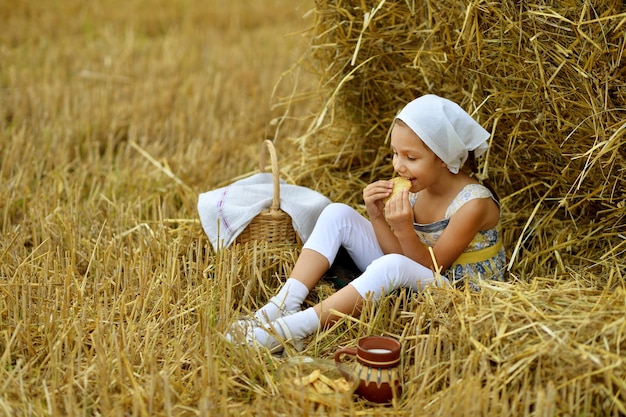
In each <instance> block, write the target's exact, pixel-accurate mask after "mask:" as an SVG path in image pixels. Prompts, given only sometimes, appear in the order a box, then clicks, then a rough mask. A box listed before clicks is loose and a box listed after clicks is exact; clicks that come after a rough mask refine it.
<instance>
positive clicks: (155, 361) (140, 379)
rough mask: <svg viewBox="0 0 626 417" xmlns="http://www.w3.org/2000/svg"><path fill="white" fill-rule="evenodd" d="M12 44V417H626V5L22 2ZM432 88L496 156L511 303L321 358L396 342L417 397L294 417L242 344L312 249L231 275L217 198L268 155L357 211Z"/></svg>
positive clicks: (238, 264) (2, 374) (8, 260)
mask: <svg viewBox="0 0 626 417" xmlns="http://www.w3.org/2000/svg"><path fill="white" fill-rule="evenodd" d="M550 3H551V2H550ZM0 21H1V22H2V30H0V150H1V151H2V152H1V153H0V155H1V159H0V224H1V228H2V229H1V233H0V415H6V416H27V415H28V416H48V415H63V416H66V415H67V416H81V415H85V416H91V415H104V416H109V415H125V416H170V415H175V416H193V415H201V416H207V415H239V416H247V415H284V416H290V415H313V414H324V413H325V414H326V415H337V416H353V415H382V416H385V415H388V416H400V415H406V416H409V415H429V416H435V415H455V416H469V415H472V416H475V415H503V416H521V415H529V416H530V415H532V416H553V415H623V414H626V382H625V381H626V365H625V364H624V356H625V354H624V350H625V349H626V314H625V313H626V303H625V302H624V300H625V299H626V287H625V286H624V283H623V279H624V274H625V272H626V265H625V262H624V250H625V249H626V243H625V241H626V239H625V235H626V225H625V220H624V217H625V216H624V215H625V213H626V208H625V200H624V195H625V193H624V188H625V172H624V166H625V163H624V162H625V161H624V159H625V158H626V153H625V150H624V149H625V147H624V142H625V139H624V138H625V132H626V129H624V126H625V122H624V120H626V118H625V117H624V116H625V113H626V90H625V86H624V82H625V81H624V80H625V73H624V70H623V67H624V65H623V63H624V57H623V54H624V45H625V42H626V41H625V40H624V31H625V29H626V7H624V4H623V2H617V1H605V2H591V1H579V2H574V1H571V2H565V1H564V2H560V3H559V4H558V5H553V6H550V5H549V4H548V2H536V3H532V4H526V3H525V2H516V4H515V5H513V4H509V2H505V4H499V3H496V2H482V1H469V2H458V1H453V0H448V1H441V2H429V1H423V2H410V1H402V2H394V1H384V0H383V1H377V2H366V1H363V2H354V4H348V2H338V3H335V4H332V3H328V2H324V1H319V2H316V3H315V4H309V3H305V2H297V3H294V2H289V1H287V0H268V1H264V2H244V1H239V0H236V1H231V2H221V3H217V2H211V1H210V2H200V1H197V0H176V1H166V0H154V1H151V2H148V1H146V0H137V1H133V2H129V1H121V0H111V1H109V2H95V1H94V2H83V1H80V0H60V1H55V2H38V1H34V0H25V1H20V2H9V1H5V0H0ZM425 92H435V93H439V94H445V95H447V96H449V97H450V98H451V99H454V100H456V101H458V102H459V103H461V104H462V105H463V106H464V107H465V108H467V109H468V110H470V111H472V112H474V113H475V116H476V118H477V119H478V120H479V121H480V122H481V123H482V124H483V125H484V126H485V127H486V128H487V129H489V130H490V131H492V132H493V139H492V148H491V151H490V153H489V155H488V156H487V158H486V159H483V160H482V161H480V162H481V175H484V176H488V177H489V178H490V179H491V180H492V182H493V183H494V184H495V185H496V188H497V189H498V191H499V193H500V195H501V197H502V202H503V226H504V227H505V230H506V233H505V244H506V246H507V248H508V255H509V257H510V259H511V263H510V276H511V280H510V282H508V283H485V285H484V287H483V289H482V291H480V292H473V291H471V290H470V289H469V288H459V289H448V288H444V289H432V290H430V291H427V292H424V293H422V294H412V293H407V292H404V291H399V292H396V293H394V294H390V295H389V296H388V297H386V298H384V299H383V300H382V301H381V302H380V303H379V304H378V305H376V306H374V305H371V304H368V305H367V306H366V308H365V311H364V313H363V315H362V316H361V317H360V318H359V319H351V318H345V319H342V320H340V321H339V322H338V323H336V325H334V326H333V327H332V328H329V329H325V330H324V331H321V332H320V333H319V334H316V335H314V336H312V337H311V338H310V339H309V340H307V342H308V343H307V345H306V347H305V351H304V352H302V354H305V355H309V356H315V357H321V358H331V357H332V354H333V352H334V351H335V350H336V349H338V348H339V347H343V346H354V344H355V341H356V339H357V338H358V337H360V336H363V335H368V334H385V335H391V336H394V337H397V338H398V339H400V340H401V342H402V343H403V346H404V356H403V364H402V370H403V372H402V375H403V378H404V390H403V395H402V397H401V398H400V399H398V400H397V401H396V402H394V403H393V404H390V405H388V406H374V405H372V404H368V403H366V402H364V401H363V400H361V399H359V398H355V399H354V401H353V402H352V403H350V404H349V405H348V406H346V407H342V408H330V409H324V410H322V409H317V410H308V409H307V410H302V409H299V405H298V404H296V403H293V402H291V401H289V400H288V399H286V398H284V397H283V396H282V394H281V392H280V389H279V385H278V381H277V380H276V369H277V367H278V366H279V365H280V363H281V362H282V360H283V358H281V357H275V356H271V355H270V354H268V353H267V352H265V351H263V350H256V349H252V348H244V347H239V346H233V345H230V344H229V343H228V342H227V341H226V340H225V339H224V337H223V334H224V331H225V329H226V328H227V327H228V325H229V323H230V322H231V321H232V320H234V319H235V318H237V317H238V315H239V314H241V313H246V312H248V311H250V310H253V309H254V308H255V307H257V306H259V305H260V304H262V303H264V302H265V301H266V300H267V298H268V297H269V296H270V294H271V293H272V292H273V291H274V290H275V289H276V288H277V287H278V286H279V285H280V283H281V282H282V281H284V279H285V278H286V277H287V276H288V274H289V270H290V268H291V266H292V265H293V263H294V261H295V259H296V257H297V254H298V251H299V247H297V246H291V245H284V246H282V245H271V246H268V245H265V244H262V243H257V244H250V245H247V246H245V247H243V246H234V247H232V248H228V249H225V250H221V251H217V252H216V251H214V250H213V249H212V248H211V247H210V245H209V242H208V239H207V238H206V236H205V235H204V232H203V230H202V228H201V225H200V222H199V220H198V216H197V210H196V203H197V197H198V194H199V193H201V192H204V191H207V190H210V189H214V188H217V187H220V186H223V185H225V184H227V183H229V182H231V181H233V180H235V179H236V178H241V177H243V176H246V175H249V174H250V173H252V172H254V169H255V166H256V163H257V160H258V156H259V145H260V143H261V140H262V139H265V138H273V139H274V140H275V143H276V145H277V150H278V154H279V163H280V164H281V167H282V172H281V173H282V175H283V177H284V178H285V179H286V180H288V181H290V182H296V183H298V184H300V185H306V186H310V187H312V188H315V189H317V190H318V191H320V192H322V193H324V194H326V195H327V196H329V197H330V198H331V199H333V200H336V201H345V202H348V203H350V204H352V205H354V206H355V207H357V208H361V201H360V200H359V198H360V195H361V190H362V187H363V186H364V185H365V184H367V183H368V182H369V181H371V180H372V179H375V178H378V177H383V176H389V175H390V174H391V172H390V170H389V164H388V158H389V154H388V149H387V146H386V137H387V134H388V129H389V124H390V121H391V120H392V118H393V114H394V112H395V111H397V110H398V108H399V106H400V105H401V103H402V102H405V101H407V100H409V99H410V98H412V97H413V96H416V95H419V94H422V93H425ZM333 290H334V289H333V286H332V285H331V283H329V282H327V281H324V282H323V283H322V284H321V285H320V286H319V287H318V288H317V289H316V290H315V291H314V292H313V293H312V294H311V295H310V297H309V299H308V300H307V303H315V302H316V301H317V300H318V299H319V298H321V297H324V296H326V295H328V294H329V293H330V292H332V291H333ZM296 354H298V353H297V352H295V351H294V350H293V349H291V348H287V350H286V352H285V354H284V356H285V357H288V356H293V355H296Z"/></svg>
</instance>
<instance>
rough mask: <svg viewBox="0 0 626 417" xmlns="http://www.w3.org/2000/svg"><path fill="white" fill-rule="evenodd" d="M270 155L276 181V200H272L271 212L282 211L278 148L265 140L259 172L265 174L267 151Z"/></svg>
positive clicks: (262, 146)
mask: <svg viewBox="0 0 626 417" xmlns="http://www.w3.org/2000/svg"><path fill="white" fill-rule="evenodd" d="M264 148H267V151H268V152H269V154H270V162H271V164H272V177H273V180H274V198H273V199H272V205H271V206H270V210H278V209H280V182H279V173H278V159H277V158H276V148H274V143H273V142H272V141H271V140H269V139H265V140H264V141H263V143H262V144H261V156H260V158H259V171H261V172H265V149H264Z"/></svg>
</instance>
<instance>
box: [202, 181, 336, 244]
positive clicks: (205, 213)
mask: <svg viewBox="0 0 626 417" xmlns="http://www.w3.org/2000/svg"><path fill="white" fill-rule="evenodd" d="M273 198H274V183H273V177H272V174H270V173H259V174H254V175H252V176H250V177H248V178H244V179H242V180H239V181H235V182H234V183H232V184H230V185H228V186H226V187H223V188H218V189H216V190H212V191H208V192H206V193H202V194H200V196H199V198H198V214H199V215H200V222H201V223H202V227H203V228H204V231H205V233H206V234H207V236H208V237H209V240H210V241H211V245H213V248H214V249H217V248H219V247H222V248H225V247H228V246H230V245H231V244H232V243H233V242H234V241H235V239H236V238H237V236H239V234H240V233H241V232H242V231H243V230H244V229H245V228H246V226H248V224H250V222H251V221H252V219H254V218H255V217H256V216H257V215H258V214H259V213H261V211H263V210H265V209H267V208H270V206H271V205H272V200H273ZM328 204H330V200H329V199H328V198H327V197H325V196H324V195H322V194H320V193H318V192H317V191H314V190H311V189H309V188H306V187H301V186H298V185H291V184H287V183H285V182H284V181H282V180H281V181H280V208H281V209H282V210H283V211H284V212H286V213H287V214H289V216H291V220H292V223H293V227H294V229H295V231H296V232H297V233H298V235H299V236H300V239H302V241H303V242H305V241H306V240H307V239H308V238H309V235H310V234H311V232H312V231H313V226H315V222H316V221H317V217H318V216H319V215H320V213H321V212H322V210H323V209H324V207H326V206H327V205H328Z"/></svg>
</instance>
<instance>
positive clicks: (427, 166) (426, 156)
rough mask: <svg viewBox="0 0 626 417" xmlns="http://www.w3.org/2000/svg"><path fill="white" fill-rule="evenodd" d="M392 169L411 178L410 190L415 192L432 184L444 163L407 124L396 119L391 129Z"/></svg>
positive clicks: (444, 167)
mask: <svg viewBox="0 0 626 417" xmlns="http://www.w3.org/2000/svg"><path fill="white" fill-rule="evenodd" d="M391 149H392V150H393V169H394V170H395V171H396V172H397V173H398V174H399V175H400V176H402V177H404V178H407V179H409V180H411V190H410V191H411V192H412V193H416V192H418V191H421V190H423V189H425V188H427V187H429V186H430V185H431V184H433V183H434V182H435V181H436V179H437V178H438V177H439V175H440V174H441V172H442V168H443V169H445V170H447V167H446V164H445V163H444V162H443V161H442V160H441V159H439V157H437V155H435V153H434V152H433V151H431V150H430V148H428V147H427V146H426V145H424V142H422V140H421V139H420V138H419V136H417V135H416V134H415V132H413V131H412V130H411V129H410V128H409V127H408V126H407V125H405V124H404V123H402V122H401V121H397V122H396V123H395V124H394V127H393V129H392V130H391Z"/></svg>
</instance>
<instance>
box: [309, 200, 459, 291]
mask: <svg viewBox="0 0 626 417" xmlns="http://www.w3.org/2000/svg"><path fill="white" fill-rule="evenodd" d="M341 246H343V247H344V248H345V249H346V251H347V252H348V254H349V255H350V257H351V258H352V260H353V261H354V263H355V264H356V266H357V267H358V268H359V270H360V271H364V272H363V273H362V274H361V276H359V277H358V278H356V279H354V280H353V281H352V282H351V283H350V285H352V286H353V287H354V288H355V289H356V290H357V292H358V293H359V295H361V297H363V298H366V297H368V296H371V297H372V298H373V299H374V300H378V299H380V297H382V296H383V295H385V294H387V293H389V292H391V291H393V290H395V289H397V288H400V287H409V288H412V289H413V290H415V291H421V290H422V289H423V288H424V287H425V286H426V285H428V284H432V283H433V282H435V281H436V280H439V279H441V280H442V281H441V282H448V281H447V279H445V278H443V277H441V278H437V279H436V278H435V274H434V273H433V271H431V270H430V269H429V268H426V267H425V266H423V265H421V264H419V263H417V262H415V261H413V260H412V259H410V258H407V257H406V256H404V255H399V254H388V255H385V254H383V251H382V249H381V248H380V246H379V245H378V241H377V239H376V234H375V233H374V228H373V227H372V224H371V223H370V222H369V220H367V219H366V218H365V217H363V216H361V215H360V214H359V213H358V212H357V211H356V210H354V209H353V208H352V207H350V206H348V205H346V204H341V203H333V204H330V205H328V206H327V207H326V208H325V209H324V210H323V211H322V213H321V214H320V216H319V218H318V220H317V223H316V224H315V228H314V229H313V232H312V233H311V236H310V237H309V239H308V240H307V241H306V243H305V244H304V248H305V249H311V250H314V251H316V252H318V253H320V254H321V255H323V256H324V257H326V259H328V263H329V264H331V265H332V263H333V262H334V260H335V257H336V256H337V252H338V251H339V248H340V247H341ZM438 282H439V281H438Z"/></svg>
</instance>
